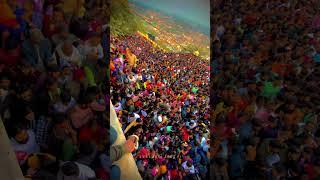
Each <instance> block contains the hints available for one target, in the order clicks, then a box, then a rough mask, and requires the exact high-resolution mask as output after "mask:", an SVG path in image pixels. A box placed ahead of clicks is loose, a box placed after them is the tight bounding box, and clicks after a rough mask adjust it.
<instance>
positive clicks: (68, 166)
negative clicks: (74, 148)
mask: <svg viewBox="0 0 320 180" xmlns="http://www.w3.org/2000/svg"><path fill="white" fill-rule="evenodd" d="M61 171H62V173H63V175H64V176H68V177H77V176H78V174H79V167H78V166H77V164H76V163H74V162H70V161H69V162H66V163H64V164H63V165H62V167H61Z"/></svg>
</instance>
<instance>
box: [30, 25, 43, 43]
mask: <svg viewBox="0 0 320 180" xmlns="http://www.w3.org/2000/svg"><path fill="white" fill-rule="evenodd" d="M29 33H30V40H31V42H32V43H34V44H39V43H41V41H43V40H44V36H43V34H42V32H41V31H40V30H39V29H37V28H33V29H31V30H30V32H29Z"/></svg>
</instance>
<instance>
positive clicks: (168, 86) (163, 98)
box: [110, 35, 210, 180]
mask: <svg viewBox="0 0 320 180" xmlns="http://www.w3.org/2000/svg"><path fill="white" fill-rule="evenodd" d="M111 46H112V50H111V61H110V63H111V64H110V70H111V77H110V83H111V94H112V96H111V100H112V103H113V105H114V108H115V110H116V112H117V115H118V118H119V121H120V122H121V124H122V129H123V130H124V133H125V135H126V137H130V136H131V135H137V136H138V137H139V147H138V149H137V150H136V151H134V152H133V155H134V157H135V160H136V163H137V167H138V170H139V172H140V174H141V176H142V178H143V179H176V180H180V179H196V178H201V179H205V178H207V177H208V176H207V173H208V165H209V146H210V137H209V126H210V122H209V93H208V92H209V81H210V79H209V78H210V77H209V75H210V74H209V72H210V70H209V68H208V67H209V62H208V61H205V60H202V59H201V58H199V57H197V56H195V55H193V54H192V53H164V52H162V51H160V50H159V49H157V48H156V47H153V46H152V44H151V43H150V42H149V41H147V40H146V39H145V38H143V37H142V36H139V35H131V36H125V37H117V38H114V37H113V38H111ZM131 53H132V54H134V55H136V57H137V59H136V60H133V59H132V54H131Z"/></svg>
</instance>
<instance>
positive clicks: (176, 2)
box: [129, 0, 210, 34]
mask: <svg viewBox="0 0 320 180" xmlns="http://www.w3.org/2000/svg"><path fill="white" fill-rule="evenodd" d="M129 2H132V3H134V4H137V5H140V6H141V5H142V6H143V7H147V8H149V9H154V10H157V11H158V12H161V13H163V14H165V15H170V16H172V17H175V18H177V19H179V20H183V21H184V22H185V23H188V24H189V25H191V26H192V27H194V28H197V29H198V30H199V31H201V32H204V33H206V34H208V33H209V32H210V0H129Z"/></svg>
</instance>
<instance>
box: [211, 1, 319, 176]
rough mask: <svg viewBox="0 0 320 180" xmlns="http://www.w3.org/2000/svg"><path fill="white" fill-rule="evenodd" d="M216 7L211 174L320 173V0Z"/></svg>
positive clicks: (213, 17)
mask: <svg viewBox="0 0 320 180" xmlns="http://www.w3.org/2000/svg"><path fill="white" fill-rule="evenodd" d="M213 6H214V9H213V10H212V15H211V21H212V34H211V37H212V38H213V39H212V49H211V50H212V61H211V62H212V64H211V68H212V71H211V73H212V79H211V91H212V96H210V98H211V100H210V101H211V104H212V106H213V110H212V113H211V118H212V123H213V126H212V129H211V132H212V134H211V139H212V144H211V145H212V146H211V148H210V150H211V158H212V159H211V166H210V167H211V169H210V172H211V178H213V179H217V180H218V179H246V180H251V179H252V180H253V179H257V180H258V179H259V180H263V179H268V180H269V179H270V180H271V179H308V180H311V179H320V127H319V116H318V115H319V112H320V111H319V110H320V108H319V107H320V106H319V105H320V104H319V102H320V101H319V100H320V99H319V94H318V93H319V77H320V76H319V75H320V71H319V70H320V69H319V62H320V38H319V37H320V36H319V35H320V14H319V8H320V2H319V1H317V0H309V1H297V0H276V1H275V0H273V1H269V0H259V1H253V0H242V1H239V0H233V1H219V3H215V4H214V5H213Z"/></svg>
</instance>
